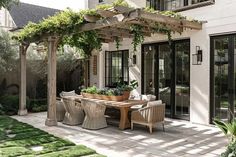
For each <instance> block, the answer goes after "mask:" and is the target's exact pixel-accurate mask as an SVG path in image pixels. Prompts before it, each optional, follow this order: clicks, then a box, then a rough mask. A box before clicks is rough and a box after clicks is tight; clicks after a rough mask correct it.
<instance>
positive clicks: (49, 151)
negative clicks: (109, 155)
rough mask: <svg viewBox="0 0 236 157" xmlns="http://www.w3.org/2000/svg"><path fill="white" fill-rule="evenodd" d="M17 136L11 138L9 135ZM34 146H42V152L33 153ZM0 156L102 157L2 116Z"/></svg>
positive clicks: (83, 147)
mask: <svg viewBox="0 0 236 157" xmlns="http://www.w3.org/2000/svg"><path fill="white" fill-rule="evenodd" d="M9 134H15V136H14V137H12V138H10V137H8V136H7V135H9ZM34 146H42V148H43V149H42V150H41V151H33V150H32V149H31V148H32V147H34ZM0 154H1V156H4V157H11V156H30V157H31V156H32V157H34V156H45V157H49V156H53V157H54V156H61V157H74V156H87V155H91V156H100V157H102V155H99V154H97V153H96V152H95V151H94V150H92V149H90V148H88V147H86V146H83V145H75V144H74V143H72V142H70V141H67V140H63V139H60V138H58V137H55V136H53V135H51V134H48V133H47V132H44V131H42V130H39V129H36V128H34V127H32V126H30V125H28V124H25V123H22V122H18V121H17V120H15V119H12V118H10V117H5V116H0Z"/></svg>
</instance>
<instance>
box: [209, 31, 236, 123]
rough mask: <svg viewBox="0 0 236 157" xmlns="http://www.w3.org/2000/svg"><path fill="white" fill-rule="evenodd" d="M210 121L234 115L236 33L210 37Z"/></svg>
mask: <svg viewBox="0 0 236 157" xmlns="http://www.w3.org/2000/svg"><path fill="white" fill-rule="evenodd" d="M210 77H211V86H210V87H211V88H210V93H211V94H210V95H211V96H210V101H211V122H212V119H213V118H218V119H221V120H224V121H228V120H231V119H232V118H233V117H234V116H235V106H236V105H235V102H236V101H235V99H236V96H235V93H236V92H235V90H236V88H235V84H236V35H227V36H215V37H211V74H210Z"/></svg>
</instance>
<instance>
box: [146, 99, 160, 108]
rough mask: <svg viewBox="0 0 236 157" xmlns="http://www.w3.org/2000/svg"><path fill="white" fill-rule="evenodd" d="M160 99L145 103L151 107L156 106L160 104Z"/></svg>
mask: <svg viewBox="0 0 236 157" xmlns="http://www.w3.org/2000/svg"><path fill="white" fill-rule="evenodd" d="M161 104H162V101H161V100H157V101H150V102H148V103H147V107H151V106H158V105H161Z"/></svg>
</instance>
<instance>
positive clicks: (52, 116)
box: [45, 36, 58, 126]
mask: <svg viewBox="0 0 236 157" xmlns="http://www.w3.org/2000/svg"><path fill="white" fill-rule="evenodd" d="M57 45H58V38H56V37H53V36H51V37H49V38H48V76H47V77H48V98H47V99H48V112H47V119H46V122H45V125H47V126H56V125H57V118H56V66H57V60H56V59H57V57H56V52H57Z"/></svg>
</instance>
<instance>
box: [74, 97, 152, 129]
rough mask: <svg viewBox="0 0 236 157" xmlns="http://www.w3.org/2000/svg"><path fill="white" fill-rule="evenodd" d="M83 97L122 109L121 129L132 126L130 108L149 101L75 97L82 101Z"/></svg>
mask: <svg viewBox="0 0 236 157" xmlns="http://www.w3.org/2000/svg"><path fill="white" fill-rule="evenodd" d="M81 99H89V100H92V101H95V102H96V103H99V104H102V105H105V106H106V107H110V108H116V109H119V110H120V122H119V129H121V130H124V129H127V128H130V121H129V118H128V112H129V110H130V108H131V107H132V106H134V105H145V104H147V102H148V101H146V100H124V101H108V100H100V99H91V98H84V97H83V96H81V95H79V96H76V97H75V100H77V101H81Z"/></svg>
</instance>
